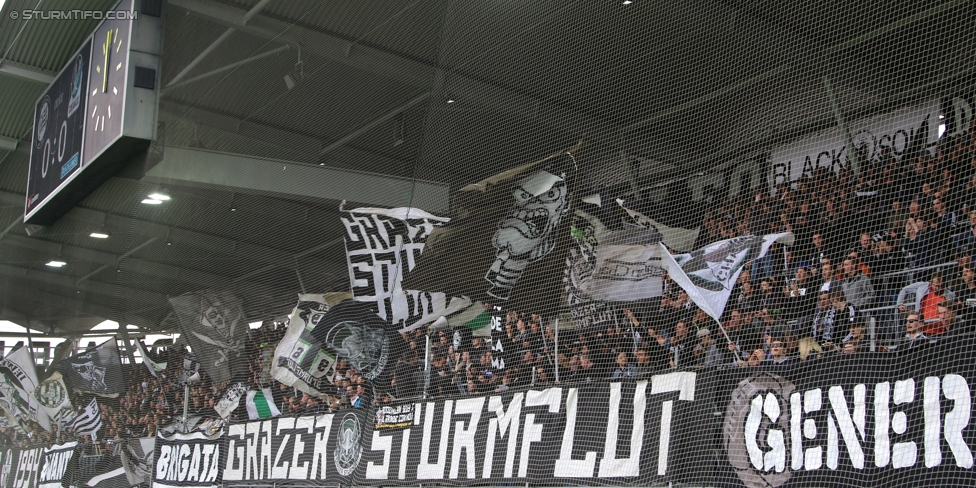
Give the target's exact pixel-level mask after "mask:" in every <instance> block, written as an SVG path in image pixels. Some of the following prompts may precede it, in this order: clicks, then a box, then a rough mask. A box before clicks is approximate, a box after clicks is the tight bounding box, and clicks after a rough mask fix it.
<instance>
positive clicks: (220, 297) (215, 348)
mask: <svg viewBox="0 0 976 488" xmlns="http://www.w3.org/2000/svg"><path fill="white" fill-rule="evenodd" d="M169 302H170V304H171V305H172V306H173V310H174V311H175V312H176V317H177V319H178V320H179V322H180V327H181V328H182V329H183V333H184V335H185V337H186V340H187V342H188V343H189V344H190V348H191V349H193V354H194V355H195V356H196V358H197V359H198V360H199V361H200V366H201V367H203V370H204V371H206V372H207V374H208V375H210V379H211V380H212V381H213V382H214V383H223V382H225V381H231V380H233V379H235V378H234V375H235V374H237V373H238V372H245V371H247V364H246V362H245V361H244V359H243V355H244V346H245V344H246V342H247V337H248V326H247V318H246V317H245V315H244V304H243V303H242V302H241V299H240V298H238V297H237V296H236V295H235V294H234V293H232V292H229V291H219V290H205V291H201V292H190V293H184V294H182V295H180V296H178V297H176V298H170V299H169Z"/></svg>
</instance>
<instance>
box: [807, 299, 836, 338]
mask: <svg viewBox="0 0 976 488" xmlns="http://www.w3.org/2000/svg"><path fill="white" fill-rule="evenodd" d="M835 313H836V311H835V310H834V307H832V306H831V304H830V293H827V292H824V291H822V292H820V294H819V295H817V310H816V312H815V313H814V315H813V321H812V324H811V325H812V329H811V331H810V336H809V337H812V338H813V340H814V341H815V342H817V343H821V342H825V341H829V340H830V338H831V335H832V331H830V332H828V330H827V329H828V326H829V327H833V322H834V314H835Z"/></svg>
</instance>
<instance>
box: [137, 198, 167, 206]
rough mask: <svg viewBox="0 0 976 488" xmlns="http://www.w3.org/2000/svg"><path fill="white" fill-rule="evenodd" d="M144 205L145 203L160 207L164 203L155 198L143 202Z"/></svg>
mask: <svg viewBox="0 0 976 488" xmlns="http://www.w3.org/2000/svg"><path fill="white" fill-rule="evenodd" d="M142 203H145V204H146V205H159V204H160V203H163V201H162V200H156V199H155V198H146V199H145V200H143V201H142Z"/></svg>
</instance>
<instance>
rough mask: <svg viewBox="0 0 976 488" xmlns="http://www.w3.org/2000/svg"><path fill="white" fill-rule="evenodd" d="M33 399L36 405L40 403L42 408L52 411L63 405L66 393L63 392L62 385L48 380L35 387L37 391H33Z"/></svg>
mask: <svg viewBox="0 0 976 488" xmlns="http://www.w3.org/2000/svg"><path fill="white" fill-rule="evenodd" d="M34 397H35V398H37V403H40V404H41V406H42V407H45V408H52V409H53V408H58V407H60V406H61V405H62V404H64V401H65V400H66V399H67V398H68V392H67V390H65V387H64V383H62V382H61V381H58V380H57V379H54V378H49V379H47V380H44V381H42V382H41V384H40V385H38V386H37V389H35V390H34Z"/></svg>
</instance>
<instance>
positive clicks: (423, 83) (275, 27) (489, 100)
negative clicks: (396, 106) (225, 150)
mask: <svg viewBox="0 0 976 488" xmlns="http://www.w3.org/2000/svg"><path fill="white" fill-rule="evenodd" d="M169 4H170V5H173V6H176V7H179V8H182V9H184V10H187V11H188V12H190V13H192V14H194V15H197V16H199V17H201V18H204V19H207V20H209V21H211V22H214V23H217V24H220V25H224V26H227V27H233V28H235V29H237V30H239V31H241V32H246V33H248V34H251V35H254V36H257V37H262V38H265V39H269V40H273V41H276V42H281V43H287V44H300V45H301V46H302V47H303V48H305V49H307V50H308V51H309V52H311V53H313V54H315V55H317V56H321V57H323V58H326V59H328V60H330V61H333V62H337V63H341V64H345V65H347V66H350V67H352V68H355V69H359V70H362V71H366V72H368V73H373V74H376V75H379V76H382V77H384V78H389V79H392V80H397V81H400V82H402V83H405V84H408V85H411V86H415V87H419V88H424V89H430V87H431V86H434V87H435V89H436V88H437V87H438V86H442V85H443V84H444V83H445V80H446V75H445V73H447V72H450V71H451V67H446V68H439V67H437V66H433V65H429V64H426V63H423V62H420V61H416V60H414V59H409V58H407V57H404V56H401V55H398V54H393V53H390V52H387V51H383V50H380V49H376V48H372V47H369V46H363V45H359V44H355V45H354V43H352V42H349V41H348V40H346V39H343V38H340V37H336V36H332V35H329V34H325V33H323V32H320V31H317V30H313V29H308V28H304V27H301V26H298V25H294V24H291V23H288V22H285V21H281V20H277V19H273V18H271V17H268V16H264V15H257V16H255V17H253V18H251V19H250V20H249V21H247V22H246V23H245V21H244V16H245V15H246V13H245V11H244V10H243V9H239V8H235V7H232V6H229V5H224V4H220V3H217V2H215V1H213V0H169ZM299 41H301V42H299ZM450 90H451V93H452V95H453V96H457V97H459V98H461V99H463V101H464V102H465V103H474V104H478V105H482V106H486V107H492V108H493V109H503V110H504V111H506V112H509V113H513V114H516V115H520V116H522V117H525V118H530V119H536V118H540V117H543V116H544V117H545V119H546V122H547V123H548V124H551V125H556V126H559V127H562V128H564V129H566V130H570V131H572V132H573V133H574V134H587V135H588V136H589V137H593V138H595V137H596V136H597V133H598V132H602V131H604V130H610V129H611V128H612V127H610V126H611V124H610V123H609V122H607V121H605V120H602V119H596V118H594V117H591V116H587V115H584V114H580V113H579V112H576V111H573V110H571V109H568V108H566V107H565V106H562V105H556V104H551V103H547V102H546V101H545V100H542V99H539V98H535V97H531V96H528V95H524V94H521V93H516V92H514V91H512V90H509V89H507V88H503V87H499V86H496V85H492V84H489V83H486V82H484V81H481V80H477V79H475V78H471V77H467V76H464V75H463V74H459V73H455V72H451V73H450Z"/></svg>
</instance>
